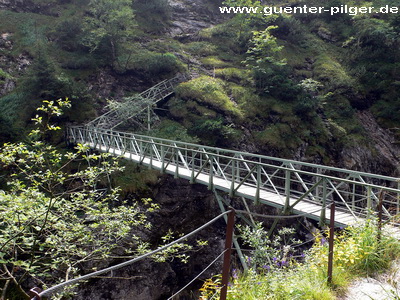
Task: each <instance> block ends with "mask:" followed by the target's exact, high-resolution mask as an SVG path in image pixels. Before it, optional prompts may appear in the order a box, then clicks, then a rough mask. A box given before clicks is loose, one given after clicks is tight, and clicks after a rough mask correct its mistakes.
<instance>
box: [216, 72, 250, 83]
mask: <svg viewBox="0 0 400 300" xmlns="http://www.w3.org/2000/svg"><path fill="white" fill-rule="evenodd" d="M215 75H216V76H217V77H219V78H222V79H224V80H227V81H232V82H235V83H238V84H239V83H240V84H242V85H247V86H251V85H253V84H254V82H253V78H252V75H251V72H250V70H248V69H238V68H224V69H216V70H215Z"/></svg>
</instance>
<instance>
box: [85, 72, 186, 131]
mask: <svg viewBox="0 0 400 300" xmlns="http://www.w3.org/2000/svg"><path fill="white" fill-rule="evenodd" d="M186 79H187V76H186V75H184V74H179V75H177V76H175V77H173V78H171V79H166V80H163V81H161V82H159V83H157V84H156V85H154V86H152V87H151V88H149V89H147V90H145V91H144V92H142V93H140V94H138V95H135V96H132V97H127V98H125V101H124V102H121V103H119V105H118V106H117V107H115V108H113V109H111V110H109V111H108V112H106V113H104V114H102V115H101V116H99V117H97V118H95V119H94V120H92V121H90V122H89V123H87V124H86V126H89V127H101V128H107V129H114V128H116V127H117V126H119V125H121V124H122V123H124V122H126V121H127V120H129V119H131V118H133V117H135V116H136V115H138V114H140V113H142V112H143V111H145V110H146V109H147V108H148V107H149V106H152V105H154V104H156V103H157V102H158V101H160V100H162V99H164V98H166V97H168V96H169V95H171V94H172V93H173V92H174V88H175V86H176V85H177V84H178V83H179V82H182V81H184V80H186Z"/></svg>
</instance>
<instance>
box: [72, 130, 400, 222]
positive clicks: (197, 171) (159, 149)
mask: <svg viewBox="0 0 400 300" xmlns="http://www.w3.org/2000/svg"><path fill="white" fill-rule="evenodd" d="M68 140H69V141H70V142H72V143H83V144H88V145H89V146H90V147H91V148H96V149H99V150H101V151H107V152H111V153H114V154H116V155H122V156H125V157H126V158H131V159H133V160H135V161H137V162H139V163H143V164H145V165H148V166H149V167H152V168H156V169H159V170H161V172H167V173H170V174H174V175H175V176H176V177H183V178H188V179H189V180H191V181H192V182H202V183H203V184H204V183H205V182H204V181H205V180H207V182H206V183H205V184H207V185H208V186H209V188H213V187H216V188H218V189H221V190H224V191H227V192H229V193H230V195H231V196H234V195H240V196H243V197H246V198H248V199H252V200H254V201H255V202H259V203H266V204H269V205H272V206H276V207H284V208H285V209H286V210H287V211H289V210H291V209H296V208H297V207H298V206H299V205H300V203H313V204H318V205H321V206H323V207H325V206H326V204H327V203H328V202H332V201H334V202H335V203H336V205H337V208H338V209H339V211H340V210H341V211H346V212H350V213H351V214H352V215H353V216H354V217H355V218H356V217H366V216H368V215H369V214H371V213H372V212H373V211H374V210H376V207H377V205H378V202H379V200H380V198H382V202H383V212H384V215H385V216H386V217H387V218H389V217H390V216H393V215H395V214H398V213H399V212H400V206H399V199H400V185H399V178H396V177H389V176H382V175H376V174H370V173H364V172H358V171H352V170H346V169H340V168H335V167H329V166H323V165H317V164H311V163H306V162H299V161H294V160H288V159H280V158H275V157H269V156H263V155H257V154H251V153H246V152H241V151H234V150H227V149H221V148H213V147H207V146H202V145H197V144H190V143H185V142H178V141H171V140H167V139H161V138H155V137H149V136H143V135H137V134H133V133H126V132H117V131H110V130H106V129H99V128H90V127H70V128H68ZM204 175H206V176H205V177H204ZM272 198H274V199H273V200H271V199H272ZM324 217H325V216H324V212H322V215H321V218H324Z"/></svg>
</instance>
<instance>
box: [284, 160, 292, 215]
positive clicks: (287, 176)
mask: <svg viewBox="0 0 400 300" xmlns="http://www.w3.org/2000/svg"><path fill="white" fill-rule="evenodd" d="M286 168H289V166H288V165H286ZM290 177H291V173H290V170H286V171H285V193H286V201H285V207H284V212H285V213H286V212H287V210H288V209H289V206H290Z"/></svg>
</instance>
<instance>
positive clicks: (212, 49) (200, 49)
mask: <svg viewBox="0 0 400 300" xmlns="http://www.w3.org/2000/svg"><path fill="white" fill-rule="evenodd" d="M184 49H185V50H186V51H188V52H190V53H191V54H193V55H198V56H202V57H205V56H212V55H216V54H217V53H218V48H217V46H215V45H213V44H211V43H209V42H204V41H202V42H192V43H189V44H186V45H184Z"/></svg>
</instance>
